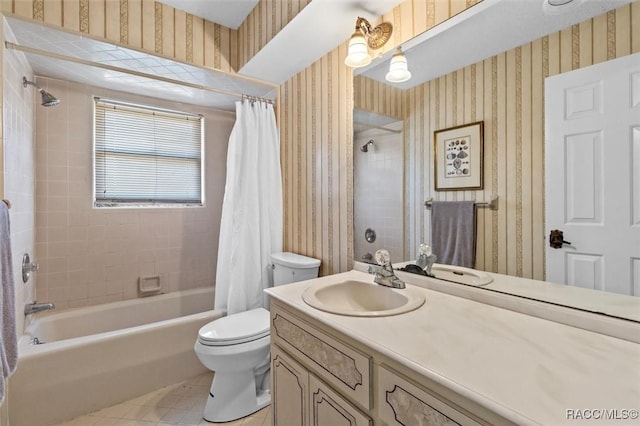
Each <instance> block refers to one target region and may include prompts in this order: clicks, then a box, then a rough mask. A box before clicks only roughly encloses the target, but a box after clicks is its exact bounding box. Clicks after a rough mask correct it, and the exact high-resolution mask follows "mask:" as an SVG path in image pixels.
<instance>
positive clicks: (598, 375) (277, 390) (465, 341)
mask: <svg viewBox="0 0 640 426" xmlns="http://www.w3.org/2000/svg"><path fill="white" fill-rule="evenodd" d="M345 279H357V280H363V281H364V280H371V276H369V275H368V274H365V273H362V272H358V271H351V272H347V273H344V274H337V275H333V276H330V277H324V278H319V279H318V280H311V281H307V282H302V283H296V284H292V285H288V286H282V287H277V288H272V289H269V290H267V292H268V293H269V294H270V296H271V363H272V364H271V367H272V413H273V424H274V425H277V426H289V425H291V426H299V425H300V426H301V425H326V426H334V425H335V426H337V425H378V424H380V425H384V424H388V425H406V426H418V425H455V424H460V425H510V424H518V425H534V424H544V425H551V424H552V425H559V424H563V423H566V424H569V423H572V422H575V420H572V419H571V418H570V415H569V411H568V410H576V409H583V410H586V409H595V408H610V409H618V410H622V409H637V408H640V407H638V405H639V404H638V401H640V345H638V344H637V343H633V342H629V341H625V340H621V339H617V338H613V337H610V336H604V335H601V334H598V333H593V332H589V331H586V330H580V329H578V328H574V327H570V326H567V325H563V324H558V323H555V322H552V321H547V320H543V319H540V318H535V317H531V316H528V315H523V314H520V313H517V312H512V311H509V310H506V309H501V308H497V307H494V306H490V305H486V304H483V303H478V302H474V301H471V300H467V299H464V298H461V297H455V296H451V295H447V294H443V293H440V292H436V291H432V290H427V289H420V290H421V291H424V292H425V295H426V303H425V304H424V305H423V306H422V307H420V308H418V309H416V310H414V311H411V312H408V313H405V314H401V315H396V316H388V317H374V318H371V317H350V316H343V315H335V314H330V313H326V312H322V311H319V310H317V309H314V308H312V307H310V306H308V305H306V304H305V303H304V301H303V300H302V298H301V295H302V293H303V291H304V290H305V289H306V288H307V287H309V285H311V284H312V283H316V282H318V281H319V280H324V281H326V282H327V283H334V282H337V281H339V280H345ZM635 421H637V419H636V420H635ZM628 422H629V423H628V424H633V420H632V419H628ZM626 423H627V422H626V421H624V420H621V421H616V424H626ZM589 424H610V420H609V423H607V421H604V420H603V421H602V422H599V421H595V420H592V421H590V422H589Z"/></svg>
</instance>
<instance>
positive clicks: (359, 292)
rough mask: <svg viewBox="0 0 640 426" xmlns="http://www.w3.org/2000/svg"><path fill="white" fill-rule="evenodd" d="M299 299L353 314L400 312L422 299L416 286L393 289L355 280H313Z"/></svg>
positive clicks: (313, 304) (422, 300)
mask: <svg viewBox="0 0 640 426" xmlns="http://www.w3.org/2000/svg"><path fill="white" fill-rule="evenodd" d="M302 299H303V300H304V301H305V303H306V304H307V305H309V306H311V307H313V308H316V309H319V310H321V311H325V312H330V313H332V314H338V315H348V316H356V317H383V316H390V315H398V314H403V313H405V312H409V311H413V310H414V309H418V308H419V307H420V306H422V305H423V304H424V301H425V298H424V295H423V294H422V293H421V292H420V291H418V290H417V289H413V288H410V287H407V288H404V289H393V288H389V287H384V286H381V285H378V284H373V283H370V282H365V281H357V280H347V281H341V282H338V283H332V284H327V283H324V282H319V283H316V284H312V285H311V286H309V288H307V289H306V290H305V291H304V293H302Z"/></svg>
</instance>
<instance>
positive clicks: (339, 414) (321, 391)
mask: <svg viewBox="0 0 640 426" xmlns="http://www.w3.org/2000/svg"><path fill="white" fill-rule="evenodd" d="M309 386H310V390H311V425H313V426H369V425H371V419H369V417H367V416H366V415H364V414H363V413H361V412H360V410H358V409H357V408H356V407H354V406H353V405H351V404H350V403H349V402H347V400H346V399H344V398H342V397H341V396H340V395H338V394H337V393H336V392H334V391H333V390H332V389H331V388H329V386H327V385H325V384H324V383H323V382H321V381H320V380H319V379H317V378H316V377H315V376H313V375H312V374H310V375H309ZM278 426H279V425H278Z"/></svg>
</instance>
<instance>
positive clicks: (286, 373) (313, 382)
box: [271, 344, 371, 426]
mask: <svg viewBox="0 0 640 426" xmlns="http://www.w3.org/2000/svg"><path fill="white" fill-rule="evenodd" d="M271 372H272V373H271V374H272V379H271V380H272V387H271V391H272V408H271V409H272V413H273V418H274V424H277V425H292V426H294V425H296V426H323V425H327V426H328V425H331V426H368V425H371V419H369V417H367V416H366V415H365V414H363V413H362V412H361V411H360V410H358V409H357V408H356V407H354V406H353V405H352V404H351V403H350V402H349V401H347V400H346V399H345V398H344V397H342V396H341V395H339V394H338V393H336V392H335V391H333V390H332V389H331V387H330V386H328V385H326V384H325V383H323V382H322V380H320V379H318V378H317V377H316V376H315V375H313V374H312V373H310V372H309V371H308V370H307V369H306V368H305V367H303V366H302V365H301V364H300V363H299V362H297V361H296V360H295V359H294V358H293V357H291V356H289V355H288V354H287V353H286V352H284V351H283V350H282V349H280V348H279V347H278V346H277V345H275V344H274V345H272V346H271Z"/></svg>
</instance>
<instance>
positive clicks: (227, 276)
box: [214, 100, 283, 315]
mask: <svg viewBox="0 0 640 426" xmlns="http://www.w3.org/2000/svg"><path fill="white" fill-rule="evenodd" d="M282 221H283V219H282V177H281V171H280V140H279V135H278V129H277V127H276V120H275V115H274V112H273V105H271V104H268V103H265V102H254V101H250V100H243V101H242V102H236V122H235V124H234V126H233V130H232V131H231V136H230V138H229V147H228V153H227V182H226V187H225V193H224V201H223V204H222V221H221V224H220V241H219V246H218V264H217V273H216V292H215V303H214V305H215V309H220V310H225V311H227V314H229V315H231V314H234V313H237V312H243V311H246V310H249V309H254V308H258V307H261V306H265V307H266V297H264V295H263V291H262V290H263V289H265V288H267V287H268V286H269V274H270V273H271V269H270V262H271V259H270V255H271V253H276V252H280V251H282V226H283V225H282Z"/></svg>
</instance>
